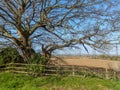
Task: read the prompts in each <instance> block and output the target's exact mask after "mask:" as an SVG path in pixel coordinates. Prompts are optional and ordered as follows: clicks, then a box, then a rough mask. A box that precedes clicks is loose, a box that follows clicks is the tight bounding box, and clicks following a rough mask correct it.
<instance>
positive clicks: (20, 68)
mask: <svg viewBox="0 0 120 90" xmlns="http://www.w3.org/2000/svg"><path fill="white" fill-rule="evenodd" d="M0 71H1V72H2V71H7V72H14V73H21V74H30V75H56V76H58V75H63V76H65V75H70V76H79V75H83V76H89V75H93V76H98V77H101V78H111V77H117V78H120V72H115V71H113V70H111V69H105V68H95V67H87V66H72V65H67V66H66V65H65V66H64V65H57V66H55V65H39V64H21V63H10V64H5V65H1V66H0Z"/></svg>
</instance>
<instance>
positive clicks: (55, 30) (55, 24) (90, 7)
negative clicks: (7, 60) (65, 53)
mask: <svg viewBox="0 0 120 90" xmlns="http://www.w3.org/2000/svg"><path fill="white" fill-rule="evenodd" d="M111 4H112V0H108V1H107V0H1V1H0V36H1V37H2V38H4V40H5V39H6V40H9V42H12V43H13V44H14V46H16V47H17V49H19V50H20V52H21V54H22V57H23V58H24V60H26V61H27V60H28V59H29V58H30V57H31V56H32V55H33V54H34V53H35V50H34V48H33V46H38V45H37V44H39V45H40V48H41V50H42V52H43V54H44V55H45V56H46V57H50V56H51V53H52V52H53V51H54V50H56V49H61V48H64V47H72V46H74V45H76V44H81V45H83V47H84V48H85V49H86V47H85V45H86V44H87V45H89V46H91V47H96V48H99V47H100V46H101V45H102V44H103V43H105V42H106V41H107V38H106V37H105V36H106V34H109V33H110V32H111V28H110V23H109V22H108V16H107V15H108V13H109V10H111ZM108 26H109V28H108ZM1 40H3V39H1ZM4 40H3V41H4ZM97 44H99V45H97ZM86 50H87V49H86Z"/></svg>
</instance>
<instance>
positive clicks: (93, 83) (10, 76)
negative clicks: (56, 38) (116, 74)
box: [0, 72, 120, 90]
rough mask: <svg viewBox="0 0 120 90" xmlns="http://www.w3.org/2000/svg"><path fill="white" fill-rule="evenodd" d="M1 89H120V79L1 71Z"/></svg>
mask: <svg viewBox="0 0 120 90" xmlns="http://www.w3.org/2000/svg"><path fill="white" fill-rule="evenodd" d="M0 90H120V81H116V80H106V79H99V78H96V77H95V78H94V77H82V76H79V77H70V76H69V77H60V76H59V77H57V76H41V77H36V78H35V77H32V76H28V75H23V74H14V73H9V72H1V73H0Z"/></svg>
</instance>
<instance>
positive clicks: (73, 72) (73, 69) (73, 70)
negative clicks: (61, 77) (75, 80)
mask: <svg viewBox="0 0 120 90" xmlns="http://www.w3.org/2000/svg"><path fill="white" fill-rule="evenodd" d="M72 76H75V68H74V66H72Z"/></svg>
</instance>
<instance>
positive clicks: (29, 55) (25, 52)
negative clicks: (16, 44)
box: [21, 47, 35, 63]
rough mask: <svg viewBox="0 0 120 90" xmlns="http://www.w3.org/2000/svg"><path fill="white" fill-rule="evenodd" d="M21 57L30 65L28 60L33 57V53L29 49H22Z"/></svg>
mask: <svg viewBox="0 0 120 90" xmlns="http://www.w3.org/2000/svg"><path fill="white" fill-rule="evenodd" d="M21 53H22V57H23V59H24V61H25V62H26V63H30V61H29V59H30V58H32V57H33V55H34V54H35V51H34V50H33V49H32V48H31V47H30V48H28V47H24V48H23V49H21Z"/></svg>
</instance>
